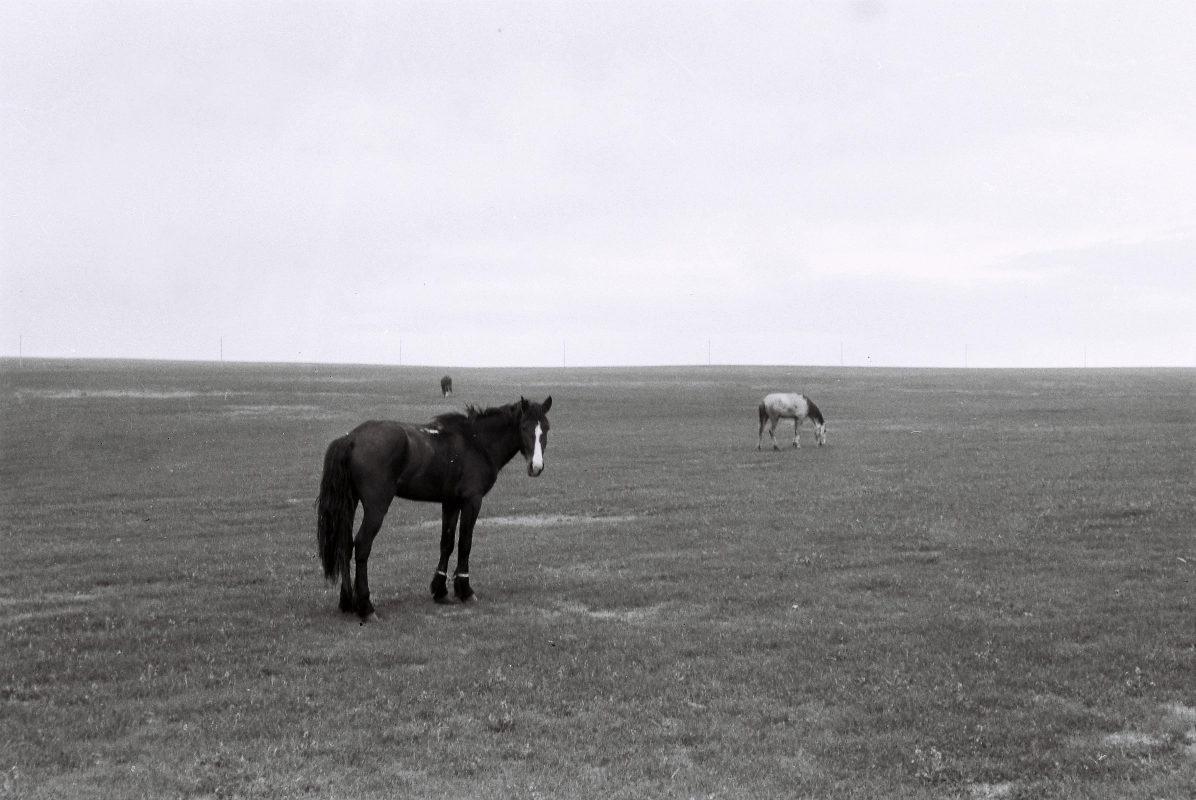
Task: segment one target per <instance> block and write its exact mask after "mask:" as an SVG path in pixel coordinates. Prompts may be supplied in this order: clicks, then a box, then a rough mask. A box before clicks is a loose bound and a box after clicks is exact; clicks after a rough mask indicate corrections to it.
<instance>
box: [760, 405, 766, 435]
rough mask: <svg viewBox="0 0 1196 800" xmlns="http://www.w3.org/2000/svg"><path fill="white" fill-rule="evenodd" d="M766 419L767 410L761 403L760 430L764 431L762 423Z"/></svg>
mask: <svg viewBox="0 0 1196 800" xmlns="http://www.w3.org/2000/svg"><path fill="white" fill-rule="evenodd" d="M767 419H768V408H767V407H766V406H765V405H764V404H763V403H761V404H760V430H764V423H765V421H766V420H767Z"/></svg>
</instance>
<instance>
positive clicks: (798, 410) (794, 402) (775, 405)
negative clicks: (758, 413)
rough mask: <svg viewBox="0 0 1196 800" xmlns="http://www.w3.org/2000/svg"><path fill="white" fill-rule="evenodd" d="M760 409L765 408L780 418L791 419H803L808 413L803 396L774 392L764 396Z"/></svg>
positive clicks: (807, 405)
mask: <svg viewBox="0 0 1196 800" xmlns="http://www.w3.org/2000/svg"><path fill="white" fill-rule="evenodd" d="M760 408H761V409H765V408H767V410H768V411H769V412H771V413H773V414H776V415H777V416H780V417H793V418H795V419H801V418H804V417H805V416H806V414H807V413H808V412H809V404H808V403H807V401H806V397H805V395H801V394H792V393H786V392H774V393H772V394H770V395H768V396H766V397H765V398H764V402H763V403H761V405H760ZM762 413H763V412H762Z"/></svg>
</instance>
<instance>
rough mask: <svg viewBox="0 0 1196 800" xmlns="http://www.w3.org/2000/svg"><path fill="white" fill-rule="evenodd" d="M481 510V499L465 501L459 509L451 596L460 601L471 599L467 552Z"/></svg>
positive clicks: (471, 543)
mask: <svg viewBox="0 0 1196 800" xmlns="http://www.w3.org/2000/svg"><path fill="white" fill-rule="evenodd" d="M481 509H482V500H481V498H478V499H476V500H474V499H472V498H471V499H469V500H466V501H465V505H464V506H462V508H461V537H460V542H459V545H458V548H457V572H456V574H455V575H454V576H453V594H455V595H457V597H458V598H460V599H461V600H462V601H467V600H470V599H472V598H473V589H471V588H469V551H470V550H471V549H472V548H473V526H474V523H475V522H477V521H478V512H479V511H481Z"/></svg>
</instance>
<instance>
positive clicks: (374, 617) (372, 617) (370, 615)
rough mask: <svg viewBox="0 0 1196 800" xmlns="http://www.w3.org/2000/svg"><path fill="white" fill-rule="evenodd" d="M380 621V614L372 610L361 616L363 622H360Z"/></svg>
mask: <svg viewBox="0 0 1196 800" xmlns="http://www.w3.org/2000/svg"><path fill="white" fill-rule="evenodd" d="M378 621H379V617H378V614H377V613H376V612H374V611H371V612H370V613H368V614H366V615H365V616H364V617H362V618H361V622H360V623H359V624H361V625H364V624H366V623H367V622H378Z"/></svg>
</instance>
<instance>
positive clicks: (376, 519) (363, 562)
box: [341, 505, 386, 620]
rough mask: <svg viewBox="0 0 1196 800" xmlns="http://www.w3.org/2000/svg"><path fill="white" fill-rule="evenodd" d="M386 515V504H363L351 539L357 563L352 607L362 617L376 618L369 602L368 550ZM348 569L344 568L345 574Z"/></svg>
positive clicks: (372, 606) (342, 600)
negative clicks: (381, 505)
mask: <svg viewBox="0 0 1196 800" xmlns="http://www.w3.org/2000/svg"><path fill="white" fill-rule="evenodd" d="M385 517H386V506H383V507H382V508H376V507H371V506H369V505H366V506H365V513H364V515H363V516H362V519H361V527H360V528H359V529H358V530H357V536H356V537H355V538H354V540H353V555H354V560H355V561H356V564H357V576H356V579H355V580H354V583H353V600H354V609H353V610H355V611H356V612H357V615H358V616H359V617H361V618H362V619H363V620H364V619H371V618H373V619H377V614H375V613H374V604H373V603H371V602H370V579H369V567H368V564H369V559H370V550H371V549H372V548H373V546H374V537H375V536H377V535H378V531H379V530H380V529H381V528H382V520H383V519H384V518H385ZM347 573H348V570H346V574H347ZM344 599H345V598H344V591H343V588H342V594H341V603H342V605H341V608H344V605H343V603H344Z"/></svg>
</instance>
